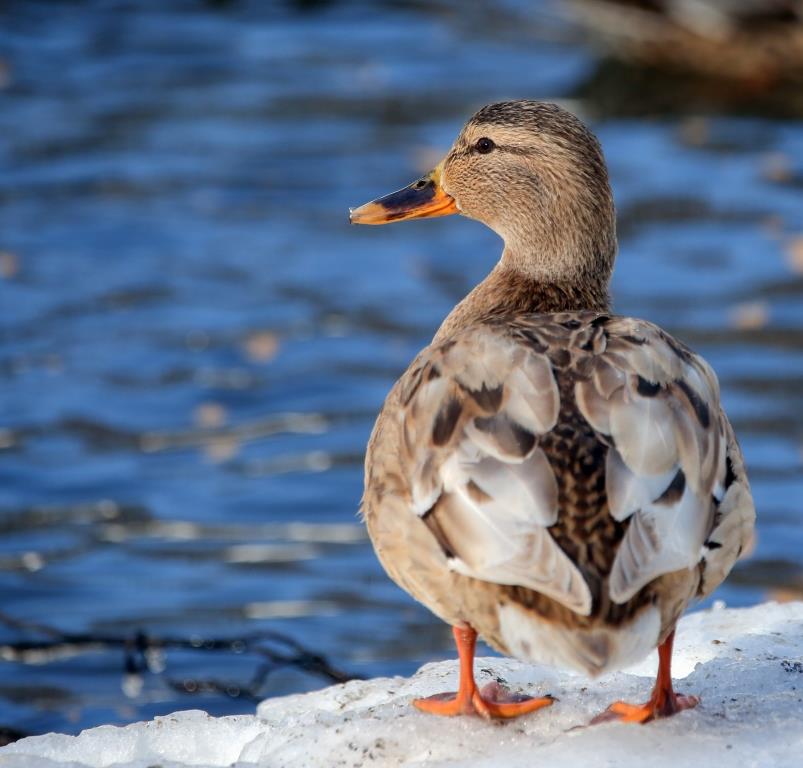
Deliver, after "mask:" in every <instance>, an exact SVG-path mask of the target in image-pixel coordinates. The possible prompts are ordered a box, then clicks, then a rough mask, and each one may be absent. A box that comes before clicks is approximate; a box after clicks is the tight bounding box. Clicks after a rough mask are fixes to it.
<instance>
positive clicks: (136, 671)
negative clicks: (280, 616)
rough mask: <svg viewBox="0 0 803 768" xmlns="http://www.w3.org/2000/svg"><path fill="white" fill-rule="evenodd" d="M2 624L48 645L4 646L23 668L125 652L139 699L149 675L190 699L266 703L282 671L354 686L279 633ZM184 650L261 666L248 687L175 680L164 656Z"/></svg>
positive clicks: (130, 692) (129, 687) (6, 620)
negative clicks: (180, 633) (182, 633)
mask: <svg viewBox="0 0 803 768" xmlns="http://www.w3.org/2000/svg"><path fill="white" fill-rule="evenodd" d="M0 624H3V625H5V626H7V627H10V628H12V629H15V630H17V631H20V632H26V633H29V634H33V635H40V636H43V637H42V639H34V640H19V641H15V642H4V643H0V659H2V660H4V661H11V662H17V663H19V664H47V663H49V662H52V661H56V660H58V659H62V658H65V657H69V656H77V655H80V654H84V653H97V652H103V651H122V654H123V664H122V670H121V671H122V673H123V683H122V687H123V691H124V693H125V694H126V695H127V696H131V697H134V696H136V695H137V694H138V693H139V690H140V689H141V688H142V683H143V677H144V675H146V674H153V675H158V676H159V677H160V678H161V679H162V680H163V681H164V683H165V684H166V685H168V686H169V687H170V688H172V689H173V690H175V691H178V692H180V693H183V694H187V695H198V694H210V693H211V694H219V695H221V696H226V697H227V698H235V699H236V698H243V699H247V700H252V701H260V700H261V699H263V698H265V696H264V693H263V691H264V687H265V683H266V682H267V679H268V677H269V676H270V675H271V674H272V673H273V672H275V671H276V670H278V669H286V668H295V669H299V670H302V671H304V672H307V673H309V674H312V675H316V676H318V677H321V678H323V679H325V680H327V681H329V682H332V683H344V682H346V681H348V680H354V679H355V678H356V677H357V676H356V675H351V674H349V673H347V672H344V671H343V670H341V669H338V668H337V667H335V666H334V665H332V664H331V663H330V662H329V660H328V659H327V658H326V657H325V656H324V655H323V654H320V653H316V652H315V651H313V650H311V649H309V648H307V647H305V646H304V645H302V644H301V643H299V642H298V641H297V640H294V639H293V638H292V637H289V636H287V635H284V634H282V633H280V632H275V631H273V630H263V631H259V632H253V633H250V634H248V635H244V636H241V637H226V638H219V637H217V638H216V637H200V636H191V637H170V636H163V637H160V636H157V635H151V634H146V633H145V632H135V633H133V634H131V635H108V634H100V633H98V634H95V633H70V632H62V631H60V630H58V629H56V628H54V627H50V626H47V625H43V624H40V623H38V622H29V621H24V620H21V619H17V618H14V617H13V616H9V615H8V614H6V613H3V612H0ZM168 649H181V650H187V651H196V652H201V653H230V654H236V655H238V656H243V655H251V656H254V657H255V663H258V666H257V668H256V671H255V672H254V674H253V675H252V677H251V679H250V680H248V681H244V682H235V681H225V680H213V679H205V678H201V677H199V678H181V679H176V678H172V677H170V676H169V675H168V674H167V673H166V667H165V659H164V651H166V650H168Z"/></svg>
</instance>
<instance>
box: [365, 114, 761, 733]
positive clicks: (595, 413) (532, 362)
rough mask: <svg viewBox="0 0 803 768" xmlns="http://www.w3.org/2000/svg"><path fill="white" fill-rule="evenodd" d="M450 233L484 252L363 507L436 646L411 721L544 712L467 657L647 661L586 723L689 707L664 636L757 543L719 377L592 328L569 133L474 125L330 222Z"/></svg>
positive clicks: (409, 393) (587, 179) (582, 164)
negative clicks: (439, 652)
mask: <svg viewBox="0 0 803 768" xmlns="http://www.w3.org/2000/svg"><path fill="white" fill-rule="evenodd" d="M450 214H461V215H463V216H467V217H469V218H472V219H475V220H477V221H479V222H482V223H483V224H485V225H486V226H487V227H489V228H490V229H491V230H493V231H494V232H496V233H497V234H498V235H499V236H500V237H501V239H502V241H503V243H504V248H503V250H502V254H501V257H500V259H499V261H498V262H497V263H496V265H495V266H494V267H493V269H492V270H491V271H490V273H489V274H488V275H487V277H485V279H484V280H483V281H482V282H480V283H479V285H477V286H476V287H475V288H474V289H473V290H472V291H471V292H470V293H469V294H468V295H467V296H466V297H465V298H464V299H463V300H462V301H460V302H459V303H458V304H457V305H456V306H455V307H454V309H452V311H451V312H450V313H449V315H448V316H447V317H446V318H445V320H444V321H443V323H442V324H441V326H440V328H439V329H438V330H437V332H436V333H435V335H434V338H433V339H432V342H431V343H430V344H429V345H428V346H427V347H426V348H425V349H423V350H422V351H421V352H420V353H419V354H418V355H417V356H416V357H415V359H414V360H413V361H412V362H411V363H410V365H409V367H408V368H407V369H406V371H405V372H404V373H403V374H402V376H401V377H400V378H399V379H398V381H397V382H396V383H395V384H394V386H393V387H392V389H391V390H390V393H389V394H388V396H387V399H386V400H385V402H384V405H383V407H382V409H381V411H380V413H379V416H378V418H377V420H376V423H375V426H374V428H373V431H372V433H371V436H370V439H369V442H368V446H367V450H366V457H365V487H364V493H363V497H362V502H361V506H360V510H361V515H362V518H363V520H364V522H365V524H366V527H367V530H368V535H369V537H370V539H371V542H372V544H373V547H374V549H375V551H376V554H377V556H378V558H379V561H380V562H381V564H382V566H383V567H384V569H385V570H386V571H387V573H388V575H389V576H390V578H391V579H392V580H393V581H395V582H396V584H398V585H399V586H400V587H401V588H402V589H404V590H406V591H407V592H408V593H409V594H410V595H411V596H412V597H413V598H415V599H416V600H417V601H419V602H420V603H422V604H423V605H424V606H426V607H427V608H428V609H429V610H430V611H431V612H432V613H434V614H435V615H436V616H437V617H439V618H440V619H441V620H442V621H444V622H446V623H447V624H449V625H450V626H451V627H452V632H453V635H454V639H455V643H456V646H457V652H458V656H459V671H460V672H459V683H458V690H457V691H456V692H447V693H437V694H434V695H432V696H429V697H426V698H421V699H416V700H415V701H414V702H413V704H414V706H415V707H416V708H418V709H419V710H421V711H423V712H427V713H431V714H439V715H445V716H452V715H461V714H465V715H471V714H473V715H479V716H482V717H485V718H513V717H518V716H521V715H526V714H529V713H531V712H535V711H536V710H539V709H541V708H543V707H547V706H549V705H551V704H552V703H553V701H554V700H553V698H552V697H551V696H547V695H543V696H529V695H525V694H522V693H517V692H512V691H510V690H508V689H507V688H505V687H503V686H501V685H499V684H498V683H493V684H489V685H487V686H484V687H483V688H482V689H480V688H479V687H478V685H477V682H476V680H475V677H474V674H473V663H474V654H475V649H476V641H477V637H478V636H479V637H481V638H483V639H484V640H485V641H486V642H487V643H488V644H490V645H491V646H492V647H493V648H495V649H496V650H497V651H499V652H500V653H502V654H504V655H508V656H512V657H515V658H517V659H520V660H522V661H524V662H534V663H546V664H549V665H552V666H555V667H559V668H566V669H571V670H576V671H579V672H581V673H583V674H585V675H588V676H589V677H591V678H593V677H596V676H598V675H600V674H603V673H607V672H610V671H613V670H616V669H620V668H622V667H626V666H629V665H631V664H634V663H636V662H637V661H639V660H640V659H642V658H644V657H646V656H647V655H648V654H649V653H650V652H651V651H653V650H654V649H655V648H658V655H659V668H658V674H657V678H656V682H655V686H654V688H653V691H652V693H651V695H650V698H649V699H648V700H647V701H646V703H638V704H630V703H627V702H622V701H618V702H614V703H613V704H612V705H611V706H610V707H609V708H608V709H607V710H606V711H605V712H603V713H601V714H600V715H599V720H598V721H604V720H608V719H619V720H625V721H628V722H647V721H649V720H653V719H655V718H658V717H665V716H668V715H671V714H674V713H676V712H680V711H682V710H685V709H689V708H691V707H693V706H695V705H696V704H697V702H698V699H697V698H696V697H694V696H691V695H689V696H683V695H681V694H678V693H676V692H675V691H674V689H673V685H672V677H671V657H672V645H673V638H674V635H675V627H676V624H677V621H678V619H679V617H680V616H681V614H682V613H683V612H684V610H685V609H686V608H687V606H688V605H689V604H690V603H691V602H692V601H694V600H697V599H699V598H703V597H705V596H707V595H709V594H710V593H711V592H712V591H713V590H714V589H715V588H716V587H717V586H718V585H719V584H720V583H721V582H722V581H723V579H724V578H725V577H726V576H727V574H728V573H729V571H730V570H731V568H732V567H733V565H734V563H735V562H736V560H737V559H738V557H739V556H740V554H741V553H742V552H745V551H746V550H747V549H748V547H749V546H750V542H751V537H752V535H753V528H754V521H755V509H754V505H753V501H752V496H751V493H750V486H749V482H748V478H747V475H746V471H745V466H744V460H743V457H742V453H741V450H740V448H739V444H738V443H737V440H736V437H735V435H734V432H733V429H732V427H731V425H730V422H729V421H728V419H727V417H726V416H725V414H724V412H723V410H722V408H721V405H720V394H719V384H718V382H717V378H716V375H715V374H714V372H713V370H712V369H711V367H710V366H709V365H708V364H707V363H706V362H705V360H703V358H701V357H700V356H699V355H697V354H695V353H694V352H692V350H691V349H689V347H687V346H686V345H685V344H683V343H682V342H681V341H679V340H677V339H675V338H673V337H672V336H670V335H669V334H668V333H666V332H665V331H663V330H662V329H661V328H659V327H658V326H656V325H654V324H653V323H651V322H649V321H646V320H639V319H635V318H630V317H623V316H617V315H615V314H614V313H613V312H612V309H611V299H610V294H609V283H610V279H611V273H612V270H613V265H614V259H615V256H616V251H617V239H616V216H615V209H614V202H613V195H612V191H611V186H610V182H609V179H608V172H607V168H606V164H605V160H604V157H603V153H602V148H601V146H600V144H599V142H598V140H597V139H596V137H595V136H594V134H593V133H592V132H591V131H590V130H589V129H588V128H587V127H586V126H585V125H584V124H583V122H582V121H581V120H580V119H578V118H577V117H576V116H574V115H573V114H572V113H570V112H569V111H567V110H565V109H563V108H562V107H560V106H557V105H555V104H551V103H546V102H540V101H532V100H517V101H505V102H499V103H494V104H490V105H488V106H485V107H483V108H482V109H480V110H479V111H478V112H477V113H476V114H474V115H473V116H472V117H471V118H470V119H469V120H468V122H467V123H466V125H465V126H464V127H463V129H462V130H461V132H460V134H459V135H458V137H457V139H456V140H455V142H454V144H453V145H452V147H451V149H450V150H449V151H448V152H447V154H446V156H445V157H444V159H443V160H442V161H441V162H440V163H439V164H438V165H437V166H436V167H435V168H434V169H433V170H432V171H430V172H429V173H427V174H426V175H424V176H423V177H422V178H420V179H418V180H417V181H415V182H413V183H412V184H411V185H409V186H407V187H405V188H403V189H400V190H398V191H397V192H393V193H391V194H388V195H385V196H383V197H380V198H378V199H376V200H373V201H371V202H369V203H366V204H365V205H362V206H360V207H358V208H355V209H351V210H350V220H351V222H352V223H354V224H362V225H378V224H387V223H391V222H400V221H407V220H412V219H420V218H431V217H439V216H448V215H450ZM596 721H597V720H596V719H595V722H596Z"/></svg>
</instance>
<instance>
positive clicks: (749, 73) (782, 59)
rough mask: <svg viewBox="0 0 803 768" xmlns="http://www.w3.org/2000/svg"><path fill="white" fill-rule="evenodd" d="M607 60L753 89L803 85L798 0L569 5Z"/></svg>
mask: <svg viewBox="0 0 803 768" xmlns="http://www.w3.org/2000/svg"><path fill="white" fill-rule="evenodd" d="M562 9H563V11H564V12H565V13H566V14H568V15H569V16H570V17H571V18H572V20H573V21H574V23H575V24H577V26H579V27H580V28H581V29H583V30H585V31H587V33H588V34H589V36H590V37H591V39H592V40H596V41H598V42H599V43H601V45H602V46H603V48H604V49H605V50H606V52H608V53H610V54H611V55H612V56H614V57H616V58H620V59H624V60H627V61H633V62H636V63H639V64H643V65H648V66H652V67H657V68H660V69H667V70H674V71H681V72H687V73H692V74H697V75H703V76H705V77H713V78H717V79H721V80H731V81H735V82H742V83H745V84H747V85H748V86H750V87H751V88H754V89H762V88H767V87H769V86H771V85H773V84H776V83H778V82H784V81H786V82H800V81H803V2H801V1H800V0H569V2H567V3H565V4H564V5H563V6H562Z"/></svg>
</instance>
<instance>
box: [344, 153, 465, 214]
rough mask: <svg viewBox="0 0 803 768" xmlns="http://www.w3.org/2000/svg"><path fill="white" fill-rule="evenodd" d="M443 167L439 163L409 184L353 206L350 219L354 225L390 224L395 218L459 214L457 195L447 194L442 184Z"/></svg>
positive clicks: (350, 210)
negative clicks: (357, 206)
mask: <svg viewBox="0 0 803 768" xmlns="http://www.w3.org/2000/svg"><path fill="white" fill-rule="evenodd" d="M442 170H443V163H439V164H438V165H437V166H436V167H435V168H433V169H432V170H431V171H430V172H429V173H428V174H427V175H426V176H424V177H423V178H421V179H419V180H418V181H414V182H413V183H412V184H410V186H409V187H405V188H404V189H400V190H398V192H391V193H390V194H389V195H385V196H384V197H380V198H377V199H376V200H372V201H371V202H370V203H366V204H365V205H361V206H360V207H359V208H350V209H349V221H351V223H352V224H390V223H391V222H392V221H404V220H405V219H426V218H431V217H433V216H449V215H450V214H452V213H459V212H460V209H459V208H458V207H457V203H456V202H455V200H454V198H453V197H450V196H449V195H447V194H446V193H445V192H444V191H443V187H442V186H441V172H442Z"/></svg>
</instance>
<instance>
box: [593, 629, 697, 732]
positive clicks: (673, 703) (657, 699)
mask: <svg viewBox="0 0 803 768" xmlns="http://www.w3.org/2000/svg"><path fill="white" fill-rule="evenodd" d="M674 639H675V632H674V630H673V631H672V632H671V633H670V635H669V637H667V638H666V640H664V642H663V643H661V645H659V646H658V677H657V678H656V680H655V687H654V688H653V689H652V696H650V700H649V701H648V702H646V703H645V704H628V703H626V702H624V701H615V702H614V703H613V704H611V706H610V707H608V709H607V710H605V712H603V713H602V714H601V715H597V717H595V718H594V719H593V720H592V721H591V722H592V724H596V723H606V722H609V721H611V720H620V721H621V722H623V723H648V722H650V720H655V719H657V718H659V717H669V716H670V715H674V714H676V713H678V712H682V711H683V710H684V709H691V708H692V707H696V706H697V705H698V704H699V703H700V699H698V698H697V697H696V696H682V695H680V694H679V693H675V691H674V689H673V688H672V643H673V641H674Z"/></svg>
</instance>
